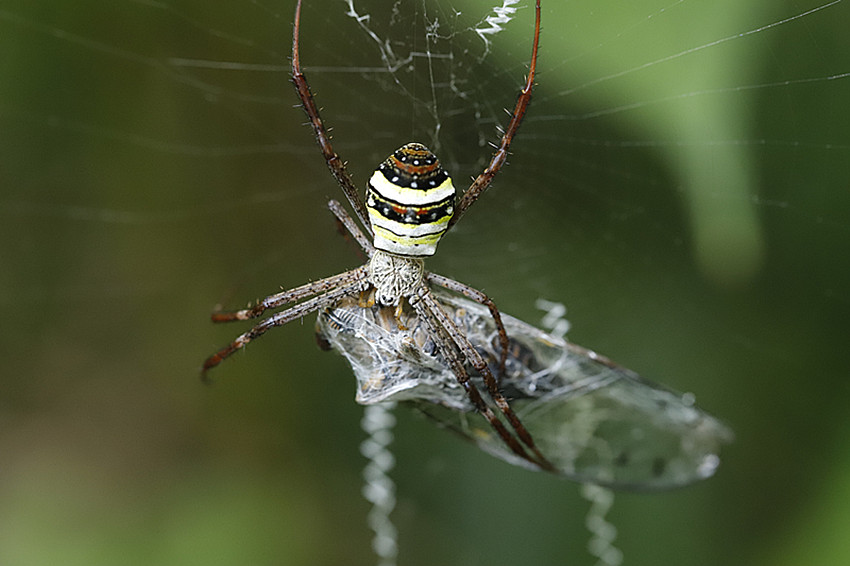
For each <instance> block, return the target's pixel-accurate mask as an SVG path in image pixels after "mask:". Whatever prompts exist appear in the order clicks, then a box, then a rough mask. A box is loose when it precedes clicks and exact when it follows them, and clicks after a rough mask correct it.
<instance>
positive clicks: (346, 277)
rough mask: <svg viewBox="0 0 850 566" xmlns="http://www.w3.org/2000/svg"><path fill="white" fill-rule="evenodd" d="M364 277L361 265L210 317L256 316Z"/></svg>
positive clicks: (220, 318) (245, 317)
mask: <svg viewBox="0 0 850 566" xmlns="http://www.w3.org/2000/svg"><path fill="white" fill-rule="evenodd" d="M349 219H350V217H349ZM365 278H366V266H361V267H358V268H357V269H352V270H351V271H346V272H345V273H340V274H339V275H333V276H331V277H326V278H324V279H319V280H318V281H311V282H310V283H306V284H304V285H301V286H300V287H296V288H294V289H289V290H287V291H282V292H280V293H276V294H274V295H270V296H268V297H266V298H265V299H263V300H262V301H260V302H259V303H257V305H255V306H253V307H251V308H248V309H242V310H238V311H227V312H214V313H212V315H211V318H212V321H213V322H232V321H234V320H249V319H252V318H257V317H259V316H261V315H262V314H263V313H264V312H265V311H266V310H268V309H274V308H277V307H280V306H283V305H285V304H288V303H292V302H294V301H299V300H301V299H306V298H307V297H312V296H313V295H316V294H319V293H324V292H325V291H328V290H329V289H333V288H334V287H338V286H340V285H347V284H348V283H353V282H355V281H362V280H363V279H365Z"/></svg>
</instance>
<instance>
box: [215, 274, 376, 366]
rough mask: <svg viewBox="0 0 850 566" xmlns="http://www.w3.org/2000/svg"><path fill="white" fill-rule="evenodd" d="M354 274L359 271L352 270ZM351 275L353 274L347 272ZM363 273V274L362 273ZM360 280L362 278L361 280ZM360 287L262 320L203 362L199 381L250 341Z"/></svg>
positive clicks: (338, 291) (345, 288) (340, 290)
mask: <svg viewBox="0 0 850 566" xmlns="http://www.w3.org/2000/svg"><path fill="white" fill-rule="evenodd" d="M354 271H355V272H357V271H360V270H354ZM349 273H353V272H349ZM364 273H365V272H364ZM361 279H362V278H361ZM361 286H362V283H361V281H357V282H356V283H352V284H348V285H342V286H339V287H337V288H335V289H330V290H329V291H327V292H326V293H323V294H321V295H318V296H316V297H313V298H312V299H310V300H307V301H304V302H303V303H300V304H298V305H295V306H294V307H291V308H288V309H286V310H285V311H282V312H279V313H276V314H274V315H272V316H270V317H269V318H267V319H265V320H263V321H262V322H260V323H259V324H257V325H256V326H254V327H253V328H251V329H250V330H249V331H248V332H245V333H244V334H241V335H239V336H238V337H237V338H236V340H234V341H233V342H231V343H230V344H228V345H227V346H225V347H224V348H222V349H221V350H219V351H218V352H216V353H215V354H213V355H212V356H210V357H209V358H207V359H206V361H204V366H203V369H202V370H201V379H203V380H204V381H208V380H209V379H208V378H207V372H208V371H209V370H210V369H212V368H214V367H215V366H217V365H218V364H220V363H221V362H223V361H224V360H225V359H227V358H229V357H230V356H231V355H232V354H233V353H234V352H236V351H237V350H240V349H241V348H243V347H244V346H245V345H246V344H248V343H249V342H250V341H251V340H254V339H255V338H258V337H260V336H262V335H263V334H265V333H266V331H268V330H270V329H272V328H274V327H275V326H282V325H284V324H286V323H287V322H291V321H293V320H295V319H297V318H302V317H304V316H307V315H308V314H310V313H312V312H314V311H317V310H319V309H320V308H322V307H323V306H325V305H328V304H331V303H333V302H334V301H336V300H337V299H339V298H340V297H343V296H345V295H349V294H352V293H356V292H357V291H358V290H359V289H360V288H361Z"/></svg>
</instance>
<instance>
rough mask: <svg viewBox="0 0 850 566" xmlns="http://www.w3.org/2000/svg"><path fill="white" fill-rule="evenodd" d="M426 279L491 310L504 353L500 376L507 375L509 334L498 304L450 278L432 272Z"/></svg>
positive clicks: (500, 357) (426, 275)
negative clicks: (506, 363)
mask: <svg viewBox="0 0 850 566" xmlns="http://www.w3.org/2000/svg"><path fill="white" fill-rule="evenodd" d="M425 278H426V279H427V280H428V281H430V282H431V283H434V284H435V285H439V286H440V287H443V288H444V289H448V290H449V291H454V292H455V293H460V294H461V295H463V296H464V297H466V298H468V299H472V300H473V301H475V302H476V303H478V304H481V305H484V306H486V307H487V308H488V309H489V310H490V316H492V317H493V322H495V323H496V331H497V332H498V334H499V346H500V347H501V349H502V351H501V353H500V354H499V375H500V376H502V375H505V362H506V361H507V359H508V348H509V347H510V346H509V342H508V333H507V331H506V330H505V327H504V325H503V324H502V316H501V315H500V314H499V309H498V308H496V303H494V302H493V300H492V299H491V298H490V297H488V296H487V295H485V294H484V293H482V292H481V291H479V290H478V289H475V288H473V287H470V286H469V285H467V284H465V283H461V282H460V281H455V280H454V279H449V278H448V277H444V276H442V275H438V274H436V273H431V272H430V271H429V272H428V273H426V274H425Z"/></svg>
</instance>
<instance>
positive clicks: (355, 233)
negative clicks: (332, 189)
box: [328, 200, 375, 257]
mask: <svg viewBox="0 0 850 566" xmlns="http://www.w3.org/2000/svg"><path fill="white" fill-rule="evenodd" d="M328 208H329V209H330V211H331V213H333V215H334V216H336V219H337V221H339V223H340V224H342V225H343V227H345V229H346V231H348V233H349V234H351V237H352V238H354V240H355V241H356V242H357V243H358V244H359V245H360V247H361V248H362V249H363V251H364V252H365V253H366V255H367V256H369V257H372V254H374V253H375V246H373V245H372V242H370V241H369V239H368V238H366V236H365V235H364V234H363V232H362V231H361V230H360V228H359V227H358V226H357V223H356V222H354V219H353V218H351V216H349V215H348V212H346V211H345V209H344V208H343V207H342V205H341V204H339V203H338V202H337V201H335V200H331V201H330V202H328Z"/></svg>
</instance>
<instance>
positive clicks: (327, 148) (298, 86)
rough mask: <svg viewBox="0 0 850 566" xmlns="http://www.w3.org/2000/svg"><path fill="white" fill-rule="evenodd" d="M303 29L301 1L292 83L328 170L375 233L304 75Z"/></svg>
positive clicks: (297, 9)
mask: <svg viewBox="0 0 850 566" xmlns="http://www.w3.org/2000/svg"><path fill="white" fill-rule="evenodd" d="M300 28H301V0H298V3H297V4H296V5H295V23H294V27H293V30H292V83H293V84H294V85H295V90H296V91H297V92H298V97H299V98H300V99H301V105H302V106H303V107H304V112H306V113H307V118H309V119H310V125H311V126H313V133H315V135H316V141H317V142H318V144H319V148H321V150H322V155H323V156H324V158H325V161H326V162H327V164H328V169H330V170H331V174H332V175H333V176H334V178H335V179H336V181H337V183H339V186H340V188H342V192H343V193H345V198H347V199H348V202H349V204H351V207H352V208H354V213H355V214H357V218H359V219H360V222H361V223H362V224H363V227H364V228H366V231H367V232H370V233H371V227H370V224H369V214H368V213H367V212H366V206H365V205H364V204H363V201H362V200H361V199H360V196H359V195H358V193H357V188H356V187H355V186H354V183H353V182H352V180H351V176H350V175H349V174H348V171H346V169H345V162H344V161H343V160H342V159H340V157H339V155H337V154H336V152H335V151H334V149H333V146H332V145H331V137H330V135H329V134H328V131H327V130H326V129H325V124H324V122H322V117H321V116H320V115H319V108H318V106H316V101H315V100H314V99H313V93H312V92H311V91H310V85H309V84H308V83H307V77H305V76H304V73H302V72H301V57H300V48H299V32H300Z"/></svg>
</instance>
